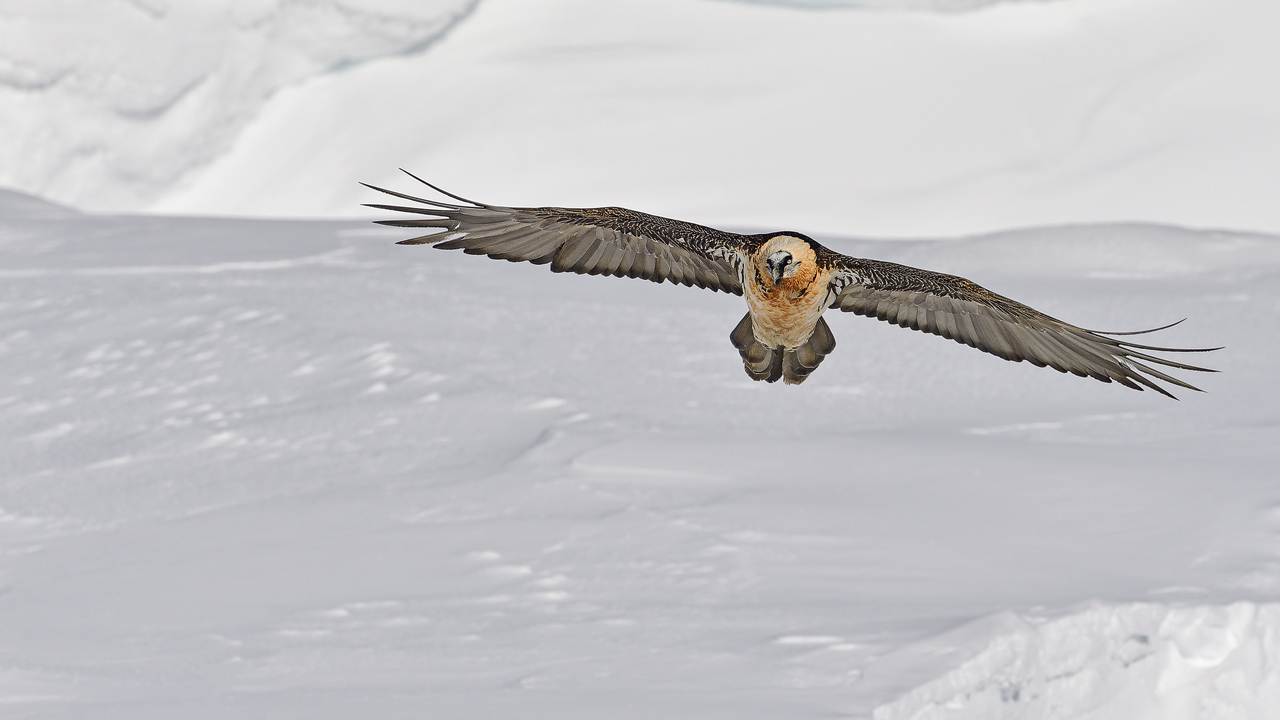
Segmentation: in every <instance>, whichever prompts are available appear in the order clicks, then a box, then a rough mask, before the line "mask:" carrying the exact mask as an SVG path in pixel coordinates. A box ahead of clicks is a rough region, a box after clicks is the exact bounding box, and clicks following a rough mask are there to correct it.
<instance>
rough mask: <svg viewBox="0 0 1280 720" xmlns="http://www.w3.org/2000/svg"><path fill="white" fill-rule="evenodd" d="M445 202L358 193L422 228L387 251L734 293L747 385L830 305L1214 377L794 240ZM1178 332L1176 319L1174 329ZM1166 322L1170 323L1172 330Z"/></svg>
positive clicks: (776, 371) (1024, 348)
mask: <svg viewBox="0 0 1280 720" xmlns="http://www.w3.org/2000/svg"><path fill="white" fill-rule="evenodd" d="M409 175H410V177H413V178H414V179H415V180H418V181H419V182H421V183H423V184H424V185H426V186H427V187H430V188H431V189H433V190H436V191H437V192H439V193H441V194H443V195H445V196H447V197H449V198H451V199H453V200H456V201H457V203H446V202H441V201H438V200H428V199H425V198H421V197H415V196H413V195H407V194H404V193H400V192H396V191H393V190H387V189H384V188H380V187H375V186H373V185H367V184H366V187H369V188H371V189H373V190H377V191H378V192H382V193H386V194H388V195H392V196H395V197H398V198H401V199H403V200H408V201H410V202H413V203H417V204H416V205H385V204H377V203H371V204H369V207H374V208H379V209H383V210H392V211H396V212H401V213H406V214H408V215H411V216H414V217H413V219H409V218H406V219H397V220H379V221H377V222H379V223H380V224H382V225H390V226H393V227H404V228H418V229H424V230H430V231H431V232H428V233H427V234H423V235H418V236H416V237H412V238H410V239H408V240H402V241H400V243H399V244H401V245H421V244H426V243H431V244H433V245H434V247H436V248H440V249H446V250H453V249H460V250H462V251H463V252H465V253H468V254H471V255H486V256H488V257H491V258H494V259H499V260H509V261H511V262H531V263H534V264H550V265H551V270H552V271H553V272H575V273H580V274H588V275H613V276H616V277H634V278H643V279H645V280H651V281H653V282H657V283H662V282H672V283H675V284H679V285H689V286H697V287H701V288H707V289H709V290H715V291H720V292H727V293H732V294H734V295H744V296H745V297H746V300H747V306H748V312H747V315H746V317H744V318H743V320H742V322H740V323H739V324H738V326H737V327H736V328H735V329H734V331H733V332H732V333H731V335H730V339H731V340H732V342H733V344H734V346H735V347H737V348H738V350H739V352H740V353H741V355H742V360H743V365H744V367H745V368H746V371H747V374H748V375H750V376H751V377H752V378H753V379H756V380H764V381H767V382H774V381H776V380H778V379H782V380H785V381H786V382H787V383H790V384H798V383H801V382H803V381H804V380H805V378H807V377H808V376H809V374H810V373H811V372H813V370H814V369H815V368H816V367H817V366H818V363H820V362H821V361H822V358H823V357H825V356H826V355H827V354H829V353H830V352H831V351H832V350H833V349H834V348H835V338H834V337H833V336H832V335H831V331H830V329H829V328H827V326H826V323H825V321H823V320H822V313H823V312H824V311H825V310H827V309H828V308H836V309H839V310H843V311H845V312H852V313H854V314H857V315H865V316H867V317H874V318H877V319H879V320H884V321H886V322H890V323H894V324H896V325H898V326H900V327H904V328H910V329H912V330H919V331H921V332H926V333H931V334H934V335H940V336H942V337H945V338H949V339H952V340H955V341H956V342H959V343H963V344H965V345H968V346H970V347H973V348H977V349H979V350H982V351H984V352H988V353H991V354H993V355H996V356H998V357H1001V358H1004V359H1006V360H1011V361H1015V362H1020V361H1022V360H1026V361H1028V362H1030V363H1032V364H1034V365H1037V366H1040V367H1045V366H1048V367H1052V368H1054V369H1055V370H1058V371H1060V372H1064V373H1072V374H1074V375H1079V376H1081V377H1092V378H1095V379H1097V380H1101V381H1103V382H1113V381H1114V382H1117V383H1119V384H1121V385H1124V386H1125V387H1129V388H1133V389H1135V390H1142V389H1143V388H1150V389H1152V390H1155V391H1157V392H1159V393H1161V394H1163V395H1167V396H1168V397H1173V395H1172V394H1171V393H1170V392H1169V391H1168V390H1166V389H1164V388H1163V387H1161V386H1159V385H1157V384H1156V383H1155V381H1156V380H1159V381H1162V382H1166V383H1169V384H1171V385H1176V386H1178V387H1183V388H1187V389H1189V390H1199V388H1196V387H1194V386H1192V385H1190V384H1188V383H1186V382H1184V381H1182V380H1180V379H1178V378H1175V377H1173V376H1171V375H1169V374H1167V373H1166V372H1163V371H1161V370H1157V369H1156V368H1155V367H1152V366H1153V365H1155V366H1161V367H1165V368H1175V369H1179V370H1190V371H1195V372H1214V371H1213V370H1210V369H1208V368H1203V367H1197V366H1195V365H1189V364H1186V363H1181V362H1177V361H1174V360H1169V359H1167V358H1162V357H1159V356H1156V355H1153V354H1151V353H1152V352H1159V353H1189V352H1208V351H1211V350H1217V349H1219V348H1166V347H1156V346H1151V345H1141V344H1138V343H1134V342H1130V341H1128V340H1125V339H1121V338H1124V337H1129V336H1133V335H1141V334H1145V333H1150V332H1156V331H1159V330H1164V329H1165V328H1168V327H1171V326H1172V325H1166V326H1164V327H1159V328H1154V329H1152V330H1142V331H1138V332H1100V331H1093V330H1086V329H1084V328H1081V327H1077V326H1075V325H1071V324H1070V323H1065V322H1062V321H1061V320H1057V319H1055V318H1052V317H1050V316H1048V315H1045V314H1044V313H1041V312H1038V311H1036V310H1034V309H1032V308H1030V307H1027V306H1026V305H1023V304H1022V303H1019V302H1017V301H1014V300H1010V299H1009V298H1006V297H1004V296H1002V295H998V294H996V293H993V292H991V291H990V290H987V289H986V288H984V287H982V286H980V285H978V284H977V283H974V282H972V281H969V280H966V279H964V278H961V277H956V276H954V275H946V274H943V273H937V272H931V271H928V270H920V269H918V268H913V267H908V266H906V265H899V264H897V263H891V262H883V261H879V260H866V259H861V258H854V257H849V256H847V255H841V254H840V253H837V252H834V251H832V250H830V249H828V248H826V247H824V246H822V245H821V244H819V243H818V242H816V241H814V240H813V239H811V238H809V237H807V236H805V235H802V234H800V233H794V232H780V233H765V234H760V235H740V234H737V233H730V232H724V231H721V230H716V229H714V228H709V227H706V226H703V225H696V224H693V223H687V222H682V221H679V220H671V219H668V218H663V217H658V216H656V215H649V214H646V213H641V212H636V211H634V210H627V209H625V208H618V207H605V208H559V207H539V208H513V207H503V206H498V205H487V204H484V203H478V202H473V201H471V200H467V199H465V198H462V197H459V196H457V195H453V194H452V193H449V192H446V191H444V190H441V189H440V188H437V187H435V186H434V185H431V184H430V183H428V182H426V181H425V180H422V179H421V178H418V177H417V176H414V175H412V174H411V173H409ZM1179 322H1181V321H1179ZM1176 324H1177V323H1173V325H1176Z"/></svg>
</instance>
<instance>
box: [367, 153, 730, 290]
mask: <svg viewBox="0 0 1280 720" xmlns="http://www.w3.org/2000/svg"><path fill="white" fill-rule="evenodd" d="M410 176H411V177H414V179H416V180H419V181H420V182H422V183H423V184H424V185H427V186H428V187H430V188H432V189H433V190H436V191H437V192H440V193H442V194H444V195H448V196H449V197H451V198H454V199H456V200H459V201H461V202H463V203H466V204H464V205H455V204H449V203H443V202H438V201H436V200H426V199H423V198H419V197H414V196H412V195H405V194H403V193H398V192H395V191H393V190H386V189H384V188H380V187H374V186H373V185H368V184H366V185H365V186H366V187H368V188H371V189H373V190H377V191H379V192H383V193H386V194H388V195H394V196H395V197H398V198H403V199H405V200H411V201H413V202H416V203H420V204H421V205H422V206H421V207H418V206H404V205H379V204H370V205H368V207H374V208H380V209H383V210H395V211H398V212H403V213H411V214H414V215H420V216H425V218H424V219H415V220H379V221H378V222H379V223H380V224H382V225H390V226H393V227H407V228H431V229H433V230H434V229H437V228H438V230H435V231H434V232H431V233H430V234H427V235H421V236H419V237H415V238H410V239H408V240H402V241H400V242H399V243H398V244H400V245H422V244H425V243H434V247H436V248H440V249H443V250H455V249H461V250H462V251H463V252H465V253H468V254H472V255H486V256H488V257H491V258H494V259H498V260H510V261H511V262H521V261H526V262H531V263H534V264H537V265H541V264H544V263H550V264H551V270H552V271H553V272H575V273H579V274H586V275H613V276H615V277H633V278H643V279H645V280H651V281H653V282H657V283H661V282H664V281H670V282H672V283H675V284H678V285H696V286H698V287H700V288H707V289H709V290H718V291H722V292H729V293H733V294H735V295H741V294H742V285H741V284H740V283H739V282H738V273H737V270H736V269H735V267H736V265H737V263H739V262H741V261H742V258H744V257H745V253H747V252H749V251H750V244H751V243H752V242H753V239H752V238H750V237H748V236H743V235H736V234H733V233H727V232H722V231H719V230H715V229H712V228H709V227H703V226H702V225H694V224H693V223H686V222H680V221H678V220H670V219H667V218H663V217H658V216H656V215H648V214H645V213H640V212H635V211H634V210H627V209H625V208H616V207H606V208H556V207H542V208H510V207H501V206H497V205H485V204H483V203H477V202H472V201H470V200H466V199H465V198H460V197H458V196H456V195H453V194H451V193H447V192H445V191H443V190H440V189H439V188H437V187H435V186H434V185H431V184H430V183H427V182H426V181H425V180H421V179H420V178H417V177H416V176H413V175H412V174H410Z"/></svg>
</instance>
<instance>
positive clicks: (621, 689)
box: [0, 195, 1280, 720]
mask: <svg viewBox="0 0 1280 720" xmlns="http://www.w3.org/2000/svg"><path fill="white" fill-rule="evenodd" d="M0 207H2V208H3V211H2V212H0V217H3V218H4V220H3V223H2V224H0V253H3V263H2V264H0V278H2V279H3V284H2V285H0V287H3V296H2V297H0V358H2V362H3V363H4V366H5V368H6V373H5V377H4V378H3V380H0V437H3V438H4V443H5V447H4V448H3V452H0V471H2V472H0V478H3V480H2V482H3V488H2V490H0V497H3V499H4V500H3V504H0V508H3V512H0V542H3V546H2V547H3V555H2V556H0V583H2V585H3V587H4V588H5V593H4V595H3V596H0V602H3V603H4V607H5V612H4V613H3V614H0V667H3V668H4V672H3V675H2V676H0V683H2V685H0V687H3V692H4V697H5V698H6V701H7V702H8V710H12V712H13V713H14V714H15V715H16V716H18V717H30V718H73V717H104V716H106V717H110V716H113V715H114V716H127V717H132V718H147V717H173V716H175V715H181V716H183V717H193V718H206V717H207V718H213V717H232V716H234V717H250V718H252V717H264V718H265V717H279V716H281V715H282V714H287V715H305V716H307V717H315V718H325V717H335V718H336V717H350V716H352V715H353V714H366V715H376V716H379V717H424V716H426V717H459V716H480V715H503V716H505V717H544V716H545V717H559V718H575V717H582V718H588V717H601V716H603V715H608V716H611V717H624V718H626V717H637V718H639V717H653V716H654V715H659V714H665V715H672V716H680V715H690V714H695V715H698V716H699V717H734V718H753V717H761V718H764V717H778V716H779V715H786V716H788V717H818V716H831V715H842V716H853V717H872V716H875V717H880V718H900V717H922V718H924V717H947V718H990V717H1010V718H1013V717H1016V718H1031V717H1036V718H1040V717H1045V718H1057V717H1062V718H1066V717H1076V716H1081V715H1082V714H1083V716H1085V717H1097V718H1104V717H1105V718H1111V717H1127V718H1161V719H1162V720H1163V718H1169V717H1174V718H1176V717H1215V718H1216V717H1221V718H1234V717H1267V714H1266V713H1267V711H1268V709H1269V708H1270V707H1271V704H1270V703H1271V701H1272V699H1273V698H1274V695H1275V682H1276V680H1275V676H1274V670H1273V669H1272V668H1273V667H1274V664H1273V661H1274V655H1275V652H1274V634H1275V632H1276V630H1275V628H1276V625H1275V610H1274V605H1272V604H1271V603H1273V602H1274V601H1275V598H1276V594H1277V592H1280V551H1277V548H1280V545H1278V544H1277V538H1280V515H1278V514H1277V510H1276V508H1277V507H1280V498H1277V496H1276V485H1275V482H1274V472H1273V468H1274V464H1275V459H1276V457H1275V455H1276V450H1275V448H1277V447H1280V443H1277V442H1276V438H1275V427H1276V426H1275V423H1274V422H1273V416H1274V409H1273V408H1272V407H1271V405H1270V404H1269V403H1266V402H1261V401H1260V400H1259V398H1267V397H1272V396H1274V395H1275V394H1276V392H1275V391H1276V380H1275V379H1274V376H1273V375H1272V373H1271V372H1270V368H1269V367H1268V358H1269V357H1271V354H1272V346H1273V344H1274V343H1273V337H1272V334H1270V333H1266V332H1259V331H1258V330H1257V322H1258V318H1259V317H1263V316H1265V310H1266V309H1267V308H1268V307H1270V305H1269V303H1270V304H1274V300H1272V298H1274V297H1276V296H1277V293H1276V282H1277V274H1276V271H1275V268H1276V267H1280V245H1278V244H1277V241H1276V239H1275V238H1274V237H1271V236H1264V235H1250V234H1242V233H1226V232H1193V231H1187V230H1177V229H1171V228H1162V227H1157V226H1096V227H1089V226H1083V227H1073V228H1050V229H1041V230H1025V231H1017V232H1009V233H1003V234H999V235H993V236H984V237H976V238H968V239H960V240H949V241H914V242H884V241H864V240H840V239H838V238H837V239H828V240H827V241H828V242H830V244H831V245H832V246H833V247H836V248H837V249H840V250H841V251H844V252H849V253H852V254H856V255H864V256H871V257H881V258H885V259H891V260H896V261H901V262H908V263H915V264H927V265H929V266H930V267H933V268H937V269H939V270H945V271H951V272H959V273H961V274H964V275H966V276H968V277H970V278H973V279H976V280H977V281H979V282H982V283H984V284H986V285H987V286H989V287H992V288H993V289H996V290H997V291H999V292H1003V293H1006V294H1009V295H1011V296H1013V297H1016V298H1018V299H1021V300H1024V301H1027V302H1029V303H1030V304H1032V305H1033V306H1035V307H1038V308H1040V309H1042V310H1045V311H1047V312H1050V313H1051V314H1054V315H1055V316H1058V317H1064V318H1067V319H1070V320H1073V321H1077V322H1081V323H1083V324H1086V325H1089V326H1102V327H1105V328H1107V329H1131V328H1134V327H1139V326H1146V325H1154V324H1161V323H1163V322H1167V321H1169V320H1172V319H1176V318H1178V317H1181V316H1184V315H1185V316H1189V317H1190V318H1191V319H1190V320H1189V321H1188V322H1187V323H1184V324H1183V325H1182V326H1179V327H1177V328H1173V329H1170V330H1169V331H1165V332H1164V333H1161V335H1162V336H1163V337H1161V338H1160V339H1161V342H1167V343H1170V344H1174V345H1179V344H1191V345H1197V344H1225V345H1227V346H1228V348H1229V350H1227V351H1223V352H1219V353H1215V354H1213V355H1211V356H1209V364H1210V365H1212V366H1214V367H1218V368H1220V369H1222V370H1224V372H1223V373H1221V374H1218V375H1212V376H1197V377H1195V378H1194V380H1195V381H1197V382H1198V383H1200V384H1201V386H1202V387H1204V388H1205V389H1206V390H1208V391H1209V392H1208V393H1207V394H1197V393H1181V395H1182V397H1183V399H1182V401H1181V402H1173V401H1169V400H1167V399H1165V398H1161V397H1159V396H1156V395H1155V394H1154V393H1150V392H1147V393H1135V392H1132V391H1129V390H1125V389H1124V388H1119V387H1115V386H1108V385H1104V384H1102V383H1097V382H1094V381H1091V380H1084V379H1080V378H1074V377H1069V376H1063V375H1059V374H1058V373H1055V372H1052V371H1050V370H1047V369H1037V368H1033V367H1030V366H1028V365H1026V364H1009V363H1004V362H1003V361H1000V360H998V359H995V358H992V357H989V356H986V355H983V354H980V353H977V352H974V351H972V350H970V349H968V348H964V347H961V346H958V345H955V344H954V343H950V342H947V341H944V340H941V339H938V338H933V337H927V336H922V335H919V334H918V333H912V332H909V331H905V330H901V329H898V328H894V327H889V326H887V325H886V324H884V323H877V322H874V321H871V320H867V319H865V318H856V317H851V316H835V317H832V318H830V323H831V325H832V329H833V331H834V333H835V335H836V338H837V340H838V342H839V346H838V348H837V350H836V352H835V353H834V354H833V355H832V356H830V357H829V358H828V359H827V361H826V362H824V364H823V366H822V368H821V370H820V371H819V372H818V373H816V374H815V375H814V376H813V377H812V378H810V380H809V381H808V382H806V383H805V384H804V385H803V386H801V387H798V388H782V387H776V386H766V385H763V384H759V383H752V382H751V381H750V380H749V379H748V378H747V377H746V376H745V375H744V374H743V372H742V370H741V367H740V361H739V359H738V357H737V354H736V352H735V351H734V350H733V348H732V346H731V345H730V344H729V342H728V339H727V335H728V332H729V330H730V329H732V327H733V325H734V323H735V322H736V321H737V320H738V318H739V317H740V316H741V314H742V312H744V308H743V307H742V305H741V300H740V299H738V298H732V297H729V296H724V295H717V294H712V293H707V292H705V291H696V290H693V289H686V288H674V287H658V286H654V285H652V284H650V283H644V282H636V281H626V280H617V279H611V278H609V279H604V278H583V277H577V276H556V275H553V274H551V273H548V272H547V271H546V269H545V268H537V267H530V266H518V265H509V264H506V263H495V262H493V261H488V260H484V259H478V258H473V257H467V256H464V255H462V254H460V253H446V252H440V251H434V250H431V249H429V248H406V247H397V246H395V245H393V244H391V243H392V242H393V241H394V240H395V239H397V238H399V237H402V235H401V234H399V233H396V232H391V231H388V230H386V229H382V228H376V227H371V226H369V225H367V224H365V223H352V222H280V221H248V220H219V219H183V218H156V217H105V216H88V215H79V214H76V213H74V212H71V211H65V210H59V209H57V208H53V207H49V206H45V205H40V204H39V203H37V202H36V201H33V200H30V199H25V198H22V197H18V196H13V195H6V196H4V203H3V205H2V206H0ZM1152 247H1159V248H1160V249H1161V252H1160V253H1159V254H1153V253H1152V252H1151V250H1150V249H1151V248H1152ZM1085 601H1095V604H1094V605H1086V606H1083V607H1082V606H1081V605H1080V603H1082V602H1085ZM1137 635H1144V636H1146V638H1147V645H1146V646H1143V647H1146V648H1147V650H1149V652H1150V654H1149V655H1148V656H1145V657H1139V656H1140V655H1141V653H1139V652H1138V650H1141V649H1142V648H1141V647H1138V646H1141V645H1142V643H1141V642H1139V641H1137V640H1132V639H1131V636H1135V637H1136V636H1137ZM1134 643H1137V645H1135V644H1134ZM1269 643H1270V644H1269ZM1117 658H1122V660H1117ZM1125 662H1129V665H1128V666H1125ZM1214 662H1216V664H1214ZM1063 673H1073V674H1072V675H1071V677H1070V678H1068V677H1067V676H1066V675H1064V674H1063ZM1071 678H1075V679H1071ZM1153 688H1154V689H1155V692H1154V693H1153V692H1151V690H1152V689H1153ZM1001 689H1004V691H1005V692H1004V694H1003V695H1001V694H1000V693H1001ZM1015 689H1016V693H1014V690H1015ZM1011 693H1014V694H1016V697H1015V696H1014V694H1011ZM1001 713H1003V714H1001ZM1087 713H1094V715H1088V714H1087ZM1179 713H1181V715H1180V714H1179ZM1196 713H1199V714H1198V715H1197V714H1196Z"/></svg>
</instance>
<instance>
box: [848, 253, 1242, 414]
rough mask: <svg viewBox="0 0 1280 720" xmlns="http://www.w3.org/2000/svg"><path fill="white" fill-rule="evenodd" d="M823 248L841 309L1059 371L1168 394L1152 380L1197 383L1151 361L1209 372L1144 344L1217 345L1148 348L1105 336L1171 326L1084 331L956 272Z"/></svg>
mask: <svg viewBox="0 0 1280 720" xmlns="http://www.w3.org/2000/svg"><path fill="white" fill-rule="evenodd" d="M824 250H825V248H824ZM827 252H828V253H830V255H829V256H828V257H827V258H825V259H826V261H827V262H828V263H829V266H830V267H832V268H833V269H834V270H835V275H834V278H833V280H832V291H833V292H834V293H835V298H834V299H833V300H832V302H831V307H833V308H839V309H841V310H844V311H845V312H852V313H856V314H858V315H865V316H867V317H874V318H877V319H880V320H884V321H886V322H891V323H895V324H896V325H898V326H899V327H904V328H911V329H912V330H920V331H921V332H927V333H932V334H934V335H941V336H942V337H945V338H950V339H952V340H955V341H956V342H959V343H964V344H965V345H968V346H969V347H974V348H977V349H979V350H982V351H984V352H989V353H991V354H993V355H997V356H999V357H1002V358H1004V359H1005V360H1012V361H1014V362H1021V361H1023V360H1026V361H1028V362H1030V363H1031V364H1033V365H1036V366H1039V367H1044V366H1046V365H1048V366H1049V367H1052V368H1054V369H1055V370H1058V371H1059V372H1064V373H1072V374H1074V375H1079V376H1081V377H1092V378H1096V379H1098V380H1101V381H1103V382H1112V381H1115V382H1118V383H1120V384H1121V385H1124V386H1125V387H1130V388H1133V389H1135V390H1142V389H1143V387H1148V388H1151V389H1153V390H1155V391H1156V392H1159V393H1161V394H1163V395H1168V396H1169V397H1173V395H1172V394H1170V393H1169V392H1168V391H1167V390H1165V389H1164V388H1162V387H1160V386H1158V385H1156V384H1155V383H1154V382H1153V379H1154V380H1162V381H1164V382H1167V383H1170V384H1172V385H1177V386H1178V387H1184V388H1187V389H1190V390H1199V388H1197V387H1195V386H1193V385H1189V384H1187V383H1186V382H1183V381H1182V380H1179V379H1177V378H1175V377H1172V376H1170V375H1168V374H1166V373H1164V372H1161V371H1159V370H1157V369H1155V368H1153V367H1151V365H1161V366H1164V367H1169V368H1177V369H1179V370H1194V371H1197V372H1215V371H1213V370H1210V369H1208V368H1202V367H1196V366H1194V365H1187V364H1184V363H1180V362H1175V361H1173V360H1167V359H1165V358H1161V357H1156V356H1155V355H1151V354H1150V353H1149V351H1154V352H1166V353H1170V352H1178V353H1182V352H1208V351H1211V350H1218V349H1220V348H1196V349H1188V348H1166V347H1153V346H1150V345H1138V344H1136V343H1132V342H1128V341H1127V340H1119V339H1116V338H1115V337H1108V336H1112V335H1115V336H1129V335H1140V334H1143V333H1148V332H1155V331H1156V330H1163V329H1165V328H1167V327H1172V326H1171V325H1166V326H1165V327H1160V328H1155V329H1154V330H1143V331H1140V332H1127V333H1119V332H1107V333H1104V332H1099V331H1095V330H1086V329H1084V328H1080V327H1076V326H1075V325H1071V324H1069V323H1065V322H1062V321H1061V320H1058V319H1056V318H1052V317H1049V316H1048V315H1045V314H1044V313H1041V312H1038V311H1036V310H1034V309H1032V308H1029V307H1027V306H1026V305H1023V304H1022V303H1019V302H1016V301H1014V300H1010V299H1009V298H1007V297H1004V296H1002V295H997V294H996V293H993V292H991V291H990V290H987V289H986V288H984V287H982V286H981V285H978V284H977V283H974V282H971V281H969V280H966V279H964V278H962V277H956V276H954V275H945V274H943V273H936V272H929V271H927V270H919V269H916V268H913V267H908V266H906V265H898V264H897V263H890V262H880V261H876V260H862V259H858V258H851V257H847V256H844V255H839V254H837V253H833V252H830V251H827ZM1179 322H1181V321H1179ZM1176 324H1177V323H1174V325H1176Z"/></svg>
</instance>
